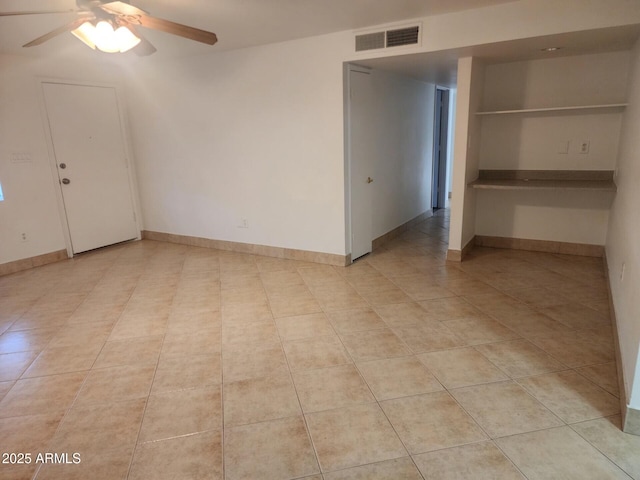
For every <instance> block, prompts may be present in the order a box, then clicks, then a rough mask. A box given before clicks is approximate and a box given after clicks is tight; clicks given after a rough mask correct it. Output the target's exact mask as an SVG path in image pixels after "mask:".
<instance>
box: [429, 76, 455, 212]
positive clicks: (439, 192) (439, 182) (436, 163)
mask: <svg viewBox="0 0 640 480" xmlns="http://www.w3.org/2000/svg"><path fill="white" fill-rule="evenodd" d="M449 97H450V95H449V89H448V88H444V87H436V96H435V118H434V122H433V176H432V188H431V195H432V198H431V207H432V208H433V210H434V211H436V210H440V209H442V208H446V206H447V196H448V192H449V188H448V185H447V159H448V155H447V152H448V150H449Z"/></svg>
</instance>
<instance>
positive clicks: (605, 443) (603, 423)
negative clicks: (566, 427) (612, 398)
mask: <svg viewBox="0 0 640 480" xmlns="http://www.w3.org/2000/svg"><path fill="white" fill-rule="evenodd" d="M571 428H573V430H575V431H576V432H578V434H579V435H580V436H581V437H582V438H584V439H585V440H586V441H588V442H589V443H591V445H593V446H594V447H596V448H597V449H598V450H600V451H601V452H602V453H604V454H605V455H606V456H607V457H608V458H609V460H611V461H612V462H613V463H615V464H616V465H617V466H618V467H620V468H621V469H623V470H624V471H625V472H627V474H628V475H629V476H631V478H640V455H638V452H640V436H637V435H630V434H628V433H624V432H623V431H622V430H621V420H620V416H619V415H615V416H613V417H607V418H599V419H597V420H590V421H588V422H583V423H576V424H575V425H572V426H571Z"/></svg>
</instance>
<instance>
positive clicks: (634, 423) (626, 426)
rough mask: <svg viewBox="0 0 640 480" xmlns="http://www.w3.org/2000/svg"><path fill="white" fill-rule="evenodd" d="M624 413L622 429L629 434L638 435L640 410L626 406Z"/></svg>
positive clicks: (639, 430) (639, 432)
mask: <svg viewBox="0 0 640 480" xmlns="http://www.w3.org/2000/svg"><path fill="white" fill-rule="evenodd" d="M625 410H626V412H625V415H624V416H623V417H622V419H623V423H622V431H623V432H624V433H630V434H631V435H640V410H636V409H635V408H631V407H629V406H628V405H627V406H626V409H625Z"/></svg>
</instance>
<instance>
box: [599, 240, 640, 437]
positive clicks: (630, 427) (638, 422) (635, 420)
mask: <svg viewBox="0 0 640 480" xmlns="http://www.w3.org/2000/svg"><path fill="white" fill-rule="evenodd" d="M602 260H603V261H604V274H605V279H606V283H607V294H608V296H609V315H610V316H611V326H612V327H613V333H614V335H613V347H614V350H615V352H614V354H615V361H616V371H617V374H618V391H619V392H620V412H621V414H622V431H623V432H625V433H631V434H633V435H640V410H636V409H634V408H631V407H629V406H628V404H627V389H626V388H625V384H624V374H623V372H622V354H621V353H620V337H619V336H618V332H619V330H618V319H617V317H616V309H615V307H614V305H613V295H612V294H611V278H610V277H609V262H608V261H607V254H606V252H605V253H604V254H603V255H602Z"/></svg>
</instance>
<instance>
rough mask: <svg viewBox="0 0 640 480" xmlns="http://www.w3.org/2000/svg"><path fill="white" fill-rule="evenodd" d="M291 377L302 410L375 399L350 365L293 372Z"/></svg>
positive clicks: (327, 407)
mask: <svg viewBox="0 0 640 480" xmlns="http://www.w3.org/2000/svg"><path fill="white" fill-rule="evenodd" d="M293 381H294V383H295V385H296V390H297V392H298V396H299V397H300V403H301V404H302V409H303V411H304V412H305V413H310V412H317V411H320V410H329V409H332V408H339V407H347V406H350V405H355V404H360V403H371V402H374V401H375V398H374V397H373V395H372V394H371V391H370V390H369V387H367V384H366V383H365V382H364V380H363V379H362V377H361V376H360V374H359V373H358V370H357V369H356V367H355V366H354V365H340V366H337V367H330V368H321V369H316V370H308V371H305V372H298V373H294V374H293Z"/></svg>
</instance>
